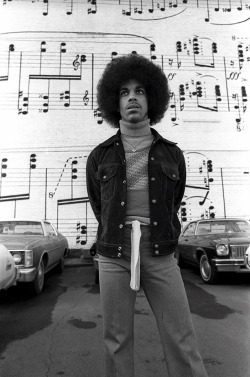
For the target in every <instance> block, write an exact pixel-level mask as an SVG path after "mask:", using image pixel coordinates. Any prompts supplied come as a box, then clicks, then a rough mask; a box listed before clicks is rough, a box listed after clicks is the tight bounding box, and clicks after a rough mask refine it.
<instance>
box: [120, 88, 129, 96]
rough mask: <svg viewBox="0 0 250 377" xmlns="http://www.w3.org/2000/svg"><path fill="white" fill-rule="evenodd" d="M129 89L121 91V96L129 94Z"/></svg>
mask: <svg viewBox="0 0 250 377" xmlns="http://www.w3.org/2000/svg"><path fill="white" fill-rule="evenodd" d="M127 93H128V92H127V90H123V91H122V92H121V93H120V96H121V97H124V96H126V95H127Z"/></svg>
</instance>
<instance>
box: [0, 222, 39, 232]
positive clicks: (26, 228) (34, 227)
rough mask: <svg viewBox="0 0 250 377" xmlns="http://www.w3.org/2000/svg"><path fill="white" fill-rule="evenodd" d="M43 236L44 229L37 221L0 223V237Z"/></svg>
mask: <svg viewBox="0 0 250 377" xmlns="http://www.w3.org/2000/svg"><path fill="white" fill-rule="evenodd" d="M1 234H3V235H8V234H10V235H43V228H42V225H41V223H40V222H37V221H0V235H1Z"/></svg>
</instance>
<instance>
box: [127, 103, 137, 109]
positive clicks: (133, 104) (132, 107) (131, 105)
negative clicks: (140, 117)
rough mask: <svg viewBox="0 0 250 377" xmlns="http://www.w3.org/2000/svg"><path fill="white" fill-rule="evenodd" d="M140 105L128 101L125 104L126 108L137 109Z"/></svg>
mask: <svg viewBox="0 0 250 377" xmlns="http://www.w3.org/2000/svg"><path fill="white" fill-rule="evenodd" d="M139 108H140V106H139V105H138V103H130V104H129V105H128V106H127V110H132V109H139Z"/></svg>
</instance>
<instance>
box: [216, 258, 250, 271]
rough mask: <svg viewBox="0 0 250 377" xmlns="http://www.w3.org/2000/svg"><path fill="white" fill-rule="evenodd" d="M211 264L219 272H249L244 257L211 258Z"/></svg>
mask: <svg viewBox="0 0 250 377" xmlns="http://www.w3.org/2000/svg"><path fill="white" fill-rule="evenodd" d="M212 264H213V266H214V267H215V269H216V271H219V272H242V273H244V272H245V273H250V269H249V268H248V267H247V265H246V261H245V260H244V259H213V260H212Z"/></svg>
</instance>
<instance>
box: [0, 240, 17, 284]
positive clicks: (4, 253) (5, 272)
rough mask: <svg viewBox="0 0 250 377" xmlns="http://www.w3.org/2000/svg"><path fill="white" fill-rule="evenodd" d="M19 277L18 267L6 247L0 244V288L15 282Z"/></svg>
mask: <svg viewBox="0 0 250 377" xmlns="http://www.w3.org/2000/svg"><path fill="white" fill-rule="evenodd" d="M18 277H19V271H18V267H17V266H16V265H15V261H14V258H13V257H12V255H11V253H10V252H9V251H8V249H7V248H6V247H5V246H4V245H1V244H0V290H1V289H7V288H9V287H10V286H11V285H13V284H15V282H16V280H17V278H18Z"/></svg>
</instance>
